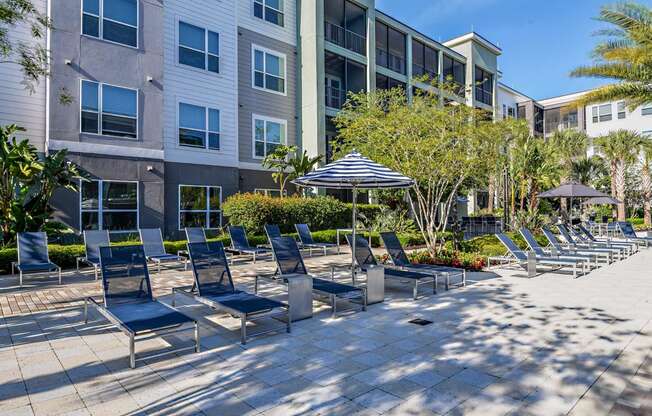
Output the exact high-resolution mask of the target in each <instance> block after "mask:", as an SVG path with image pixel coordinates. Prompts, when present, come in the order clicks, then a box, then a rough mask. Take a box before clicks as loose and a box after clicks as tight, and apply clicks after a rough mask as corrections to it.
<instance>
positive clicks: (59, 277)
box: [59, 267, 61, 285]
mask: <svg viewBox="0 0 652 416" xmlns="http://www.w3.org/2000/svg"><path fill="white" fill-rule="evenodd" d="M59 285H61V267H59Z"/></svg>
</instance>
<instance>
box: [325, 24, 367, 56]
mask: <svg viewBox="0 0 652 416" xmlns="http://www.w3.org/2000/svg"><path fill="white" fill-rule="evenodd" d="M324 32H325V33H324V36H325V38H326V40H327V41H329V42H331V43H334V44H336V45H338V46H341V47H343V48H346V49H348V50H350V51H353V52H355V53H359V54H360V55H366V54H367V38H366V37H364V36H362V35H359V34H357V33H355V32H352V31H350V30H347V29H344V28H343V27H341V26H338V25H335V24H333V23H329V22H324Z"/></svg>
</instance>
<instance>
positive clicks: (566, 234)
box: [557, 224, 627, 260]
mask: <svg viewBox="0 0 652 416" xmlns="http://www.w3.org/2000/svg"><path fill="white" fill-rule="evenodd" d="M557 230H559V233H560V234H561V236H562V237H563V238H564V240H565V241H566V243H567V244H568V245H569V246H571V247H572V248H574V249H591V250H594V251H608V252H611V253H612V254H613V255H614V256H618V258H619V259H621V260H622V259H624V258H625V253H626V252H627V249H626V248H624V247H613V246H611V244H609V243H600V242H598V243H587V242H582V241H580V240H579V239H576V238H575V237H573V235H572V234H571V230H570V229H569V228H568V227H567V226H566V225H565V224H557Z"/></svg>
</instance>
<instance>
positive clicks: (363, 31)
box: [324, 0, 367, 55]
mask: <svg viewBox="0 0 652 416" xmlns="http://www.w3.org/2000/svg"><path fill="white" fill-rule="evenodd" d="M324 38H325V40H326V41H328V42H331V43H334V44H336V45H339V46H341V47H343V48H346V49H348V50H350V51H353V52H355V53H358V54H360V55H366V53H367V13H366V10H365V9H364V8H362V7H360V6H358V5H357V4H355V3H353V2H351V1H347V0H328V1H325V2H324Z"/></svg>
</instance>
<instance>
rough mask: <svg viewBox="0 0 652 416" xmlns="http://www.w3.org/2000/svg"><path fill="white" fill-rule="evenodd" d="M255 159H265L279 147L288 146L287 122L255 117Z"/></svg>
mask: <svg viewBox="0 0 652 416" xmlns="http://www.w3.org/2000/svg"><path fill="white" fill-rule="evenodd" d="M253 125H254V157H255V158H264V157H265V156H267V155H268V154H269V153H271V152H273V151H274V149H276V148H277V147H278V146H280V145H282V144H286V141H285V135H286V129H287V122H286V121H285V120H279V119H273V118H269V117H263V116H258V115H254V116H253Z"/></svg>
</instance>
